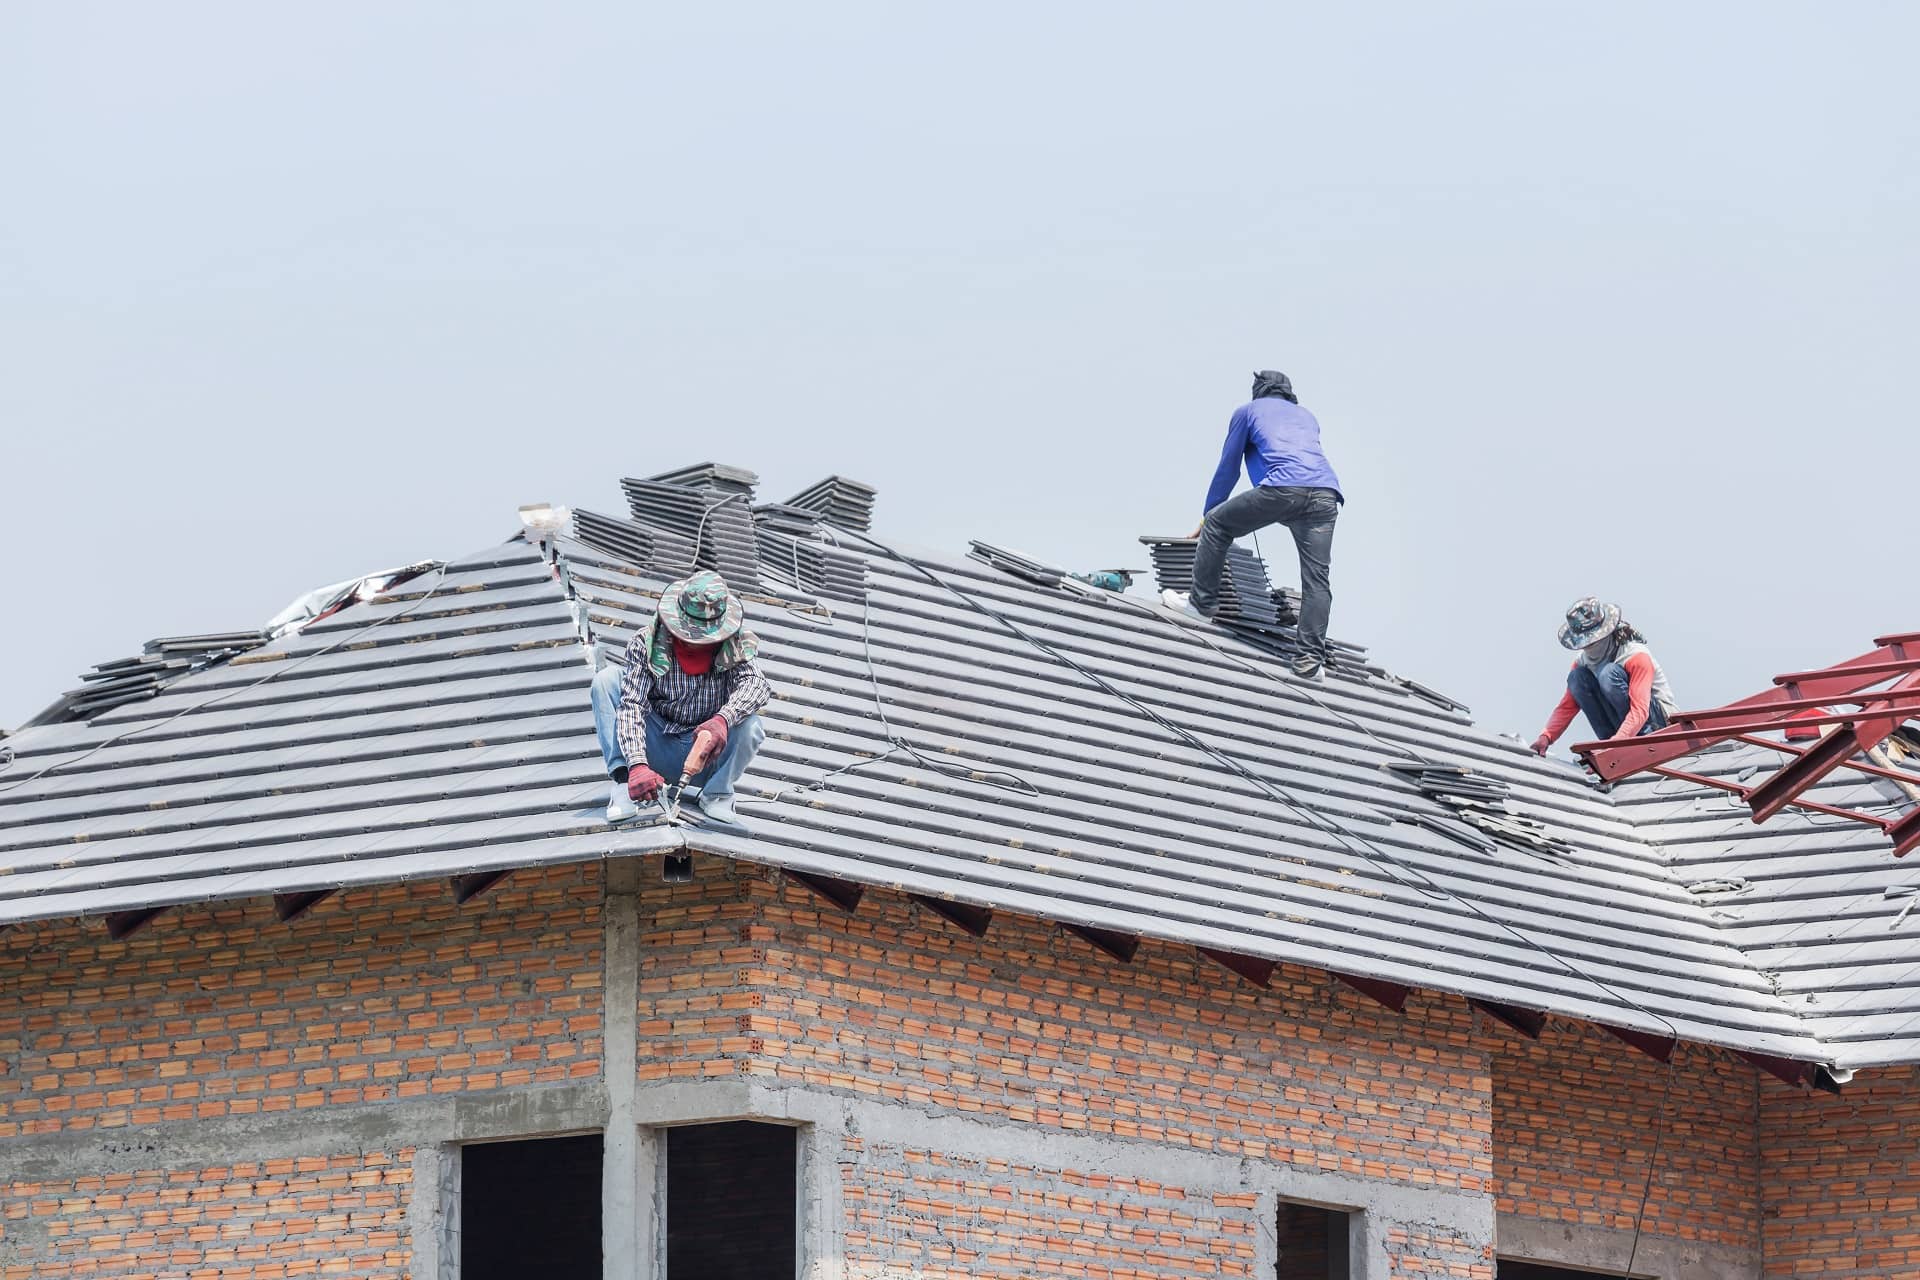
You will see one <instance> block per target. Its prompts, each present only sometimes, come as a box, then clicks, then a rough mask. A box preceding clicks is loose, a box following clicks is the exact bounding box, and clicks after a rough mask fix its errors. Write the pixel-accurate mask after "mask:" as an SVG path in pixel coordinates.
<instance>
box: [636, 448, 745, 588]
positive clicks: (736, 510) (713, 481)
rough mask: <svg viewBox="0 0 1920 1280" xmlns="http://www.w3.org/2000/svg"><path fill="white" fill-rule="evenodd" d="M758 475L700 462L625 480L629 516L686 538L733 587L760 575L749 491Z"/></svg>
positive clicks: (698, 557) (701, 561) (703, 560)
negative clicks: (638, 478)
mask: <svg viewBox="0 0 1920 1280" xmlns="http://www.w3.org/2000/svg"><path fill="white" fill-rule="evenodd" d="M759 482H760V477H759V476H757V475H755V474H754V473H753V472H751V471H748V470H746V469H745V468H743V467H729V466H725V465H723V464H720V463H714V462H704V463H701V464H699V465H698V466H693V467H682V468H680V469H679V470H677V471H666V472H662V473H661V474H659V475H657V476H649V477H647V478H646V479H644V480H635V479H631V478H629V479H623V480H622V481H621V482H620V488H621V490H622V491H623V492H625V494H626V495H627V507H628V509H629V510H630V511H632V513H633V518H634V519H635V520H636V521H638V522H639V523H640V524H642V525H646V526H648V527H650V528H656V529H664V530H666V531H668V532H669V533H673V534H678V535H680V536H681V537H683V538H687V539H690V540H691V541H692V543H693V546H694V559H695V561H696V563H697V564H698V565H699V566H700V567H701V568H704V569H713V570H717V571H718V572H719V574H720V575H721V576H722V577H724V578H725V579H726V580H727V581H728V582H729V583H731V584H733V585H734V586H736V587H750V586H753V585H754V584H755V583H757V582H758V581H759V579H760V553H759V548H758V545H757V543H756V540H755V538H754V532H753V510H752V507H753V491H754V487H755V486H756V485H758V484H759Z"/></svg>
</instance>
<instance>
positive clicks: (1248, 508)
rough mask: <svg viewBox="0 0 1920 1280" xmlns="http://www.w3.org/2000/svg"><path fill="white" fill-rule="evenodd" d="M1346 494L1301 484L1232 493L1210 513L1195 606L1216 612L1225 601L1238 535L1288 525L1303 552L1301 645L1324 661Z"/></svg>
mask: <svg viewBox="0 0 1920 1280" xmlns="http://www.w3.org/2000/svg"><path fill="white" fill-rule="evenodd" d="M1339 516H1340V496H1339V495H1338V494H1336V493H1335V492H1334V491H1333V490H1331V489H1308V488H1303V487H1301V486H1299V485H1279V486H1274V487H1271V488H1269V487H1266V486H1262V487H1260V488H1257V489H1249V490H1247V491H1246V492H1245V493H1242V494H1237V495H1235V496H1234V497H1231V498H1228V499H1227V500H1226V501H1225V502H1223V503H1221V504H1220V505H1219V506H1217V507H1215V508H1214V509H1213V510H1211V511H1209V512H1207V522H1206V524H1205V525H1203V526H1202V527H1201V530H1200V549H1199V550H1198V551H1197V552H1195V554H1194V559H1193V596H1192V599H1193V607H1194V608H1196V609H1198V610H1199V611H1200V612H1202V613H1205V614H1211V613H1212V612H1213V611H1214V609H1215V608H1216V607H1217V606H1218V605H1219V603H1220V575H1221V574H1222V573H1224V572H1225V571H1226V567H1227V550H1228V548H1230V547H1231V546H1233V542H1234V539H1236V538H1244V537H1246V536H1247V535H1248V534H1250V533H1252V532H1253V531H1254V530H1256V529H1264V528H1266V527H1267V526H1269V525H1275V524H1283V525H1285V526H1287V530H1288V531H1289V532H1290V533H1292V534H1293V545H1294V547H1295V548H1296V549H1297V550H1298V551H1299V552H1300V626H1299V630H1298V635H1299V639H1300V650H1301V652H1302V653H1304V654H1310V655H1312V656H1313V657H1316V658H1319V659H1321V660H1322V661H1324V660H1325V659H1326V655H1327V618H1328V616H1329V615H1330V614H1331V613H1332V612H1333V587H1332V585H1331V583H1330V574H1331V572H1332V568H1333V522H1334V521H1335V520H1337V519H1338V518H1339Z"/></svg>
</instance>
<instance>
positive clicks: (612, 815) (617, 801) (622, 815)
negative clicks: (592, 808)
mask: <svg viewBox="0 0 1920 1280" xmlns="http://www.w3.org/2000/svg"><path fill="white" fill-rule="evenodd" d="M639 816H640V806H639V805H637V804H635V803H634V802H633V797H632V796H629V795H628V794H627V784H626V783H624V782H616V783H614V784H613V790H612V792H610V793H609V794H608V796H607V821H608V822H631V821H632V820H633V819H635V818H637V817H639Z"/></svg>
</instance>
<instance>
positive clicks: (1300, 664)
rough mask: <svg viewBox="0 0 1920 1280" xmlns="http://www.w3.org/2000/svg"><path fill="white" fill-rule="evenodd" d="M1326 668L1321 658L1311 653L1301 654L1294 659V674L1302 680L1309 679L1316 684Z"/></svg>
mask: <svg viewBox="0 0 1920 1280" xmlns="http://www.w3.org/2000/svg"><path fill="white" fill-rule="evenodd" d="M1325 670H1326V668H1325V667H1324V666H1323V665H1322V664H1321V662H1320V659H1318V658H1315V657H1312V656H1311V655H1309V654H1304V653H1303V654H1300V655H1299V656H1297V657H1295V658H1294V660H1293V674H1294V676H1295V678H1297V679H1300V680H1308V681H1311V682H1313V683H1314V684H1319V683H1320V680H1321V678H1322V674H1323V672H1324V671H1325Z"/></svg>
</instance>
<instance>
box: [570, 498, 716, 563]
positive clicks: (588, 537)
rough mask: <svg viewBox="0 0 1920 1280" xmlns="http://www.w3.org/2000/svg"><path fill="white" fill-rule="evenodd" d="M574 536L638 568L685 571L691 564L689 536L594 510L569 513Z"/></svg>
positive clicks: (691, 545)
mask: <svg viewBox="0 0 1920 1280" xmlns="http://www.w3.org/2000/svg"><path fill="white" fill-rule="evenodd" d="M573 532H574V536H575V537H577V538H579V539H580V541H582V542H584V543H586V544H587V545H588V546H590V547H592V548H594V549H595V550H597V551H604V552H606V553H607V554H608V555H612V556H618V557H619V558H620V559H622V560H625V561H627V562H628V563H629V564H633V565H638V566H639V567H641V568H658V569H666V570H671V571H673V572H675V573H685V572H687V571H689V570H691V569H692V568H693V567H694V553H693V539H692V538H689V537H686V536H684V535H682V534H678V533H673V532H670V531H668V530H666V529H659V528H655V527H653V526H650V525H644V524H641V523H640V522H639V521H637V520H628V519H625V518H623V517H620V516H603V515H601V514H600V513H599V512H597V511H587V510H576V511H575V512H574V513H573Z"/></svg>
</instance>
